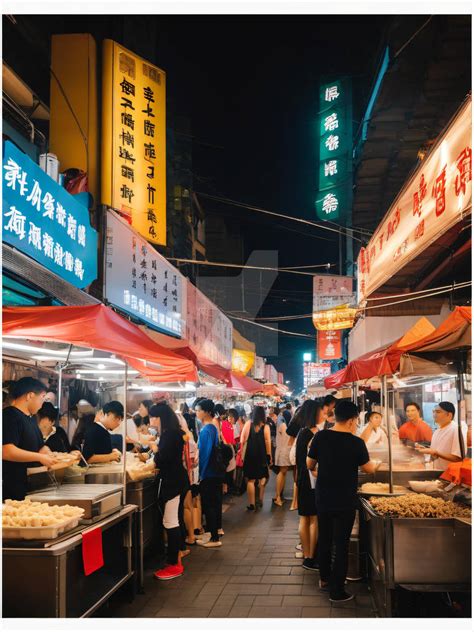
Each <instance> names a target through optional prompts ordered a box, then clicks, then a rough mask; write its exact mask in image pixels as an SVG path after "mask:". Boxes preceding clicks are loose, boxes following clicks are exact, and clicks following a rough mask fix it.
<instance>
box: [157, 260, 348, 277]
mask: <svg viewBox="0 0 474 632" xmlns="http://www.w3.org/2000/svg"><path fill="white" fill-rule="evenodd" d="M168 261H176V262H177V263H195V264H197V265H200V266H214V267H220V268H239V269H241V270H268V271H269V272H286V273H287V274H300V275H304V276H311V277H312V276H314V274H313V273H312V272H298V271H297V270H286V269H285V268H269V267H264V266H249V265H240V264H238V263H217V262H215V261H199V260H198V259H180V258H178V257H168ZM336 266H337V264H336V263H321V264H318V266H317V267H319V268H326V269H329V268H334V267H336ZM314 267H316V266H314Z"/></svg>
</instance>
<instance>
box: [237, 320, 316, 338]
mask: <svg viewBox="0 0 474 632" xmlns="http://www.w3.org/2000/svg"><path fill="white" fill-rule="evenodd" d="M227 316H228V317H229V318H232V320H240V321H242V322H244V323H250V324H251V325H255V326H257V327H262V329H269V330H270V331H276V332H278V333H279V334H282V335H284V336H298V337H300V338H311V339H312V340H315V339H316V336H312V335H311V334H298V333H296V332H295V331H285V330H284V329H277V328H276V327H269V326H268V325H262V324H261V323H256V322H255V321H254V320H250V319H248V318H240V317H239V316H232V314H227Z"/></svg>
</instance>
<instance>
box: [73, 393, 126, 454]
mask: <svg viewBox="0 0 474 632" xmlns="http://www.w3.org/2000/svg"><path fill="white" fill-rule="evenodd" d="M122 419H123V406H122V404H121V403H120V402H117V401H112V402H109V403H108V404H105V405H104V406H103V408H102V415H101V417H100V419H99V420H97V421H95V422H94V423H93V424H92V425H91V426H89V428H88V429H87V430H86V434H85V437H84V447H83V448H82V454H83V456H84V458H85V460H86V461H87V462H88V463H89V464H91V465H92V464H93V463H110V462H112V461H120V450H117V448H112V436H111V434H110V432H109V431H110V430H115V429H116V428H118V427H119V426H120V424H121V422H122Z"/></svg>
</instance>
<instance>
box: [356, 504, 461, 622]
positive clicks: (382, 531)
mask: <svg viewBox="0 0 474 632" xmlns="http://www.w3.org/2000/svg"><path fill="white" fill-rule="evenodd" d="M361 503H362V507H363V516H364V520H365V522H366V523H367V526H368V549H369V550H368V557H369V569H370V580H371V585H372V588H373V592H374V596H375V599H376V602H377V607H378V610H379V613H380V614H381V616H388V617H391V616H396V612H394V607H393V599H392V597H393V595H392V593H391V591H393V590H394V589H395V588H396V587H397V586H404V587H409V588H410V589H411V590H416V589H417V587H418V590H419V591H420V592H438V591H439V592H449V590H452V591H459V590H470V586H471V525H470V524H469V522H467V521H461V520H458V519H456V518H442V519H441V518H394V517H388V516H379V515H377V514H376V513H375V512H374V511H373V509H372V507H371V505H370V503H369V502H368V501H366V500H364V499H362V500H361ZM450 587H451V588H450Z"/></svg>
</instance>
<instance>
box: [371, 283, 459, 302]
mask: <svg viewBox="0 0 474 632" xmlns="http://www.w3.org/2000/svg"><path fill="white" fill-rule="evenodd" d="M454 285H456V284H454ZM450 287H453V284H452V283H451V284H450V285H440V286H439V287H432V288H428V289H427V290H418V291H417V292H410V293H409V294H407V293H406V292H405V294H391V295H390V296H378V297H377V298H366V299H365V300H366V301H386V300H387V299H388V298H405V297H406V296H414V295H415V294H425V293H426V292H434V291H435V290H444V289H446V288H450Z"/></svg>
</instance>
